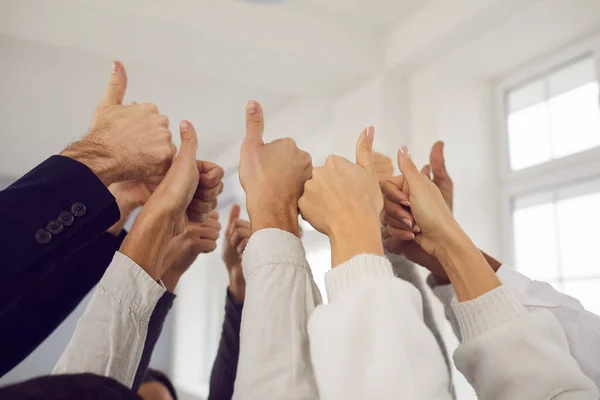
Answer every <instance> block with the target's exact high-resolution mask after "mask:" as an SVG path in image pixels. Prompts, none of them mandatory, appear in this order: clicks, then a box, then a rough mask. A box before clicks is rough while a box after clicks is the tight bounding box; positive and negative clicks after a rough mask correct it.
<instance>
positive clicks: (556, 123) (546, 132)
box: [506, 56, 600, 170]
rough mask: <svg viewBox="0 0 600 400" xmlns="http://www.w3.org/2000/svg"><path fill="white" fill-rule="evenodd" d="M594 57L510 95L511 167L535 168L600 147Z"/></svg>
mask: <svg viewBox="0 0 600 400" xmlns="http://www.w3.org/2000/svg"><path fill="white" fill-rule="evenodd" d="M599 86H600V85H599V83H598V78H597V76H596V63H595V60H594V58H593V57H592V56H589V57H586V58H583V59H580V60H578V61H576V62H572V63H569V64H567V65H563V66H562V67H559V68H557V69H556V70H554V71H551V72H547V73H546V74H545V75H543V76H541V77H539V78H537V79H536V80H534V81H532V82H530V83H528V84H527V85H524V86H521V87H519V88H515V89H511V90H509V91H508V93H507V95H506V104H507V116H506V124H507V130H508V140H509V156H510V165H511V168H512V169H513V170H519V169H522V168H527V167H531V166H534V165H537V164H542V163H544V162H548V161H550V160H552V159H557V158H561V157H565V156H567V155H571V154H575V153H578V152H581V151H584V150H588V149H591V148H593V147H597V146H600V105H599V94H600V88H599Z"/></svg>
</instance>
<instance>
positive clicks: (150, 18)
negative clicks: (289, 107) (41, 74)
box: [0, 0, 426, 95]
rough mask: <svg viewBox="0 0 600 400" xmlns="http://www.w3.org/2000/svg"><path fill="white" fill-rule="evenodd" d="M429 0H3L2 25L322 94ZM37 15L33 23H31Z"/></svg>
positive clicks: (40, 38) (52, 40)
mask: <svg viewBox="0 0 600 400" xmlns="http://www.w3.org/2000/svg"><path fill="white" fill-rule="evenodd" d="M425 2H426V0H369V1H361V0H326V1H322V0H289V1H287V2H285V3H283V4H275V5H263V4H255V3H250V2H246V1H244V0H170V1H164V0H126V1H124V0H53V1H46V0H2V1H1V2H0V4H1V7H2V8H1V10H0V11H1V12H0V33H3V34H5V35H8V36H11V37H17V38H21V39H26V40H29V41H34V42H41V43H46V44H52V45H58V46H68V47H72V48H77V49H80V50H83V51H85V52H89V53H92V54H98V55H104V56H112V55H114V54H128V55H130V57H131V58H135V61H138V62H140V63H144V64H147V65H151V66H161V67H168V68H173V67H174V65H173V62H172V60H174V59H175V60H178V62H177V63H176V64H177V65H176V68H178V69H186V70H188V71H192V72H194V73H198V74H200V73H202V74H204V75H206V76H210V77H214V78H217V79H220V80H222V81H227V82H230V83H231V84H234V85H247V84H249V83H250V84H256V85H259V86H260V87H263V88H269V89H272V90H276V91H281V92H284V93H288V94H290V95H323V94H330V93H334V92H337V91H339V90H340V89H341V88H343V87H345V86H346V85H347V84H348V83H349V82H352V81H355V80H356V79H359V78H360V77H363V76H365V75H366V74H369V73H371V72H373V71H374V70H375V69H377V68H378V66H379V65H380V60H381V56H382V49H381V38H382V35H383V34H384V32H386V31H388V30H389V29H391V28H392V27H393V25H394V24H396V23H398V22H400V21H401V20H402V19H403V18H404V17H406V16H407V15H408V13H410V12H411V11H412V10H414V9H415V8H416V7H418V6H419V4H421V3H425ZM33 21H35V22H33Z"/></svg>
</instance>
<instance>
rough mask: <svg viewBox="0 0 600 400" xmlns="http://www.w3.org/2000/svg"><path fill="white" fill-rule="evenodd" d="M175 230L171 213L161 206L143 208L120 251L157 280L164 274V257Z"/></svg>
mask: <svg viewBox="0 0 600 400" xmlns="http://www.w3.org/2000/svg"><path fill="white" fill-rule="evenodd" d="M148 204H150V203H148ZM173 231H174V221H173V216H172V215H171V214H170V213H168V212H167V211H165V210H163V209H160V208H158V209H157V210H156V211H155V210H153V209H152V208H148V209H146V208H143V209H142V211H141V212H140V215H139V216H138V218H136V221H135V223H134V225H133V227H132V228H131V231H130V232H129V234H128V235H127V239H126V240H125V241H124V242H123V245H122V246H121V250H120V251H121V253H123V254H125V255H126V256H127V257H129V258H131V259H132V260H133V261H134V262H135V263H136V264H138V265H139V266H141V267H142V268H143V269H144V270H145V271H146V272H147V273H148V275H150V276H151V277H152V278H153V279H154V280H155V281H157V280H159V279H160V278H161V277H162V275H163V271H164V263H165V260H164V258H165V254H166V250H167V247H168V245H169V241H170V239H171V238H172V237H173Z"/></svg>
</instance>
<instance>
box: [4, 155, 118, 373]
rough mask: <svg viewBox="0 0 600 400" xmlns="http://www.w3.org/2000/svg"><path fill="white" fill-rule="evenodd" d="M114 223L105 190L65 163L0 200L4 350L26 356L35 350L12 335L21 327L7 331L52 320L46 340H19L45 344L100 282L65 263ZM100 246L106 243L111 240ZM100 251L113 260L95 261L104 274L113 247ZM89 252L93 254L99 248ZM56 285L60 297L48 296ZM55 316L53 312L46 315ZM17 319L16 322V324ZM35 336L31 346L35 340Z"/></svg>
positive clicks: (37, 172) (51, 162) (55, 161)
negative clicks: (11, 348) (12, 348)
mask: <svg viewBox="0 0 600 400" xmlns="http://www.w3.org/2000/svg"><path fill="white" fill-rule="evenodd" d="M119 216H120V214H119V208H118V206H117V204H116V201H115V199H114V197H113V196H112V194H111V193H110V192H109V191H108V189H107V188H106V187H105V186H104V184H103V183H102V182H101V181H100V180H99V179H98V178H97V177H96V175H94V173H92V171H91V170H90V169H89V168H88V167H86V166H85V165H83V164H81V163H79V162H77V161H75V160H72V159H70V158H67V157H62V156H52V157H50V158H49V159H47V160H46V161H44V162H43V163H41V164H40V165H38V166H37V167H35V168H34V169H33V170H31V171H30V172H28V173H27V174H26V175H24V176H23V177H22V178H20V179H19V180H17V181H16V182H15V183H13V184H12V185H11V186H9V187H8V188H6V189H5V190H3V191H2V192H0V227H2V234H1V238H0V239H1V240H0V270H1V272H2V279H0V326H1V327H2V333H1V335H2V340H0V341H1V342H6V343H3V346H4V345H5V346H12V345H14V346H17V345H18V344H20V345H22V346H23V347H22V348H21V351H18V352H17V353H18V354H21V355H22V354H28V353H29V352H30V351H31V350H32V348H31V346H32V344H31V343H26V340H24V341H23V342H22V343H21V342H17V343H15V342H14V340H15V339H19V340H20V338H19V337H17V336H16V335H15V333H14V332H17V331H13V330H12V329H18V330H21V331H22V332H24V331H25V329H26V326H25V325H20V326H19V325H12V323H16V324H19V323H25V320H27V323H29V324H35V323H36V322H35V321H32V320H34V319H36V318H46V317H47V318H48V319H46V320H45V323H48V321H49V320H51V323H50V324H49V325H48V326H46V327H45V328H44V329H45V331H46V333H44V334H42V335H37V336H36V335H35V334H34V333H24V334H23V336H27V335H32V336H31V337H29V338H28V339H27V340H33V342H32V343H36V342H37V343H38V344H39V342H40V341H41V340H43V338H42V339H40V338H41V336H43V337H45V336H46V335H47V334H49V333H50V332H52V330H53V329H54V328H55V327H56V326H57V325H58V324H59V323H60V322H61V321H62V320H63V319H64V318H65V317H66V315H68V313H69V312H70V311H71V310H72V309H73V308H74V307H75V305H76V303H77V302H78V301H79V300H81V298H82V297H83V295H85V293H87V292H88V291H89V289H90V288H91V286H93V284H91V283H90V280H93V281H94V282H97V280H98V279H99V278H94V276H96V275H98V273H99V272H98V270H96V271H95V272H92V273H90V274H91V275H92V276H90V275H88V273H89V270H90V267H89V265H88V266H87V267H86V264H85V263H83V264H76V262H78V259H77V258H74V259H72V260H71V261H69V262H67V263H66V264H62V263H63V262H64V261H65V260H66V259H67V257H68V256H69V255H71V254H73V253H75V252H76V251H77V250H78V249H80V248H81V247H82V246H84V245H86V244H88V243H90V242H91V241H93V240H94V239H96V238H97V237H98V236H100V235H102V233H103V232H104V231H106V229H108V228H109V227H110V226H111V225H113V224H114V223H115V222H117V221H118V219H119ZM57 220H60V221H61V222H60V223H58V222H57ZM50 231H54V232H55V233H54V234H53V233H50ZM40 232H42V234H40ZM104 240H107V241H108V242H110V241H111V239H110V238H107V239H104ZM119 245H120V243H119ZM98 246H99V248H100V251H101V252H102V251H106V252H110V257H108V255H107V257H108V261H106V262H104V261H103V259H102V260H101V259H100V258H98V260H97V261H99V263H98V264H97V265H96V266H95V267H94V268H100V270H101V269H102V268H104V269H105V268H106V267H107V266H108V264H109V263H110V259H111V258H112V255H113V254H114V250H115V249H116V248H115V247H117V248H118V246H117V245H116V244H114V243H113V244H111V243H106V242H101V243H100V244H98ZM106 248H109V249H110V250H106ZM91 251H92V253H93V252H94V251H98V248H95V249H92V250H91ZM92 253H90V252H89V251H88V252H85V253H82V254H80V255H79V256H78V257H82V256H85V255H87V256H88V257H89V260H91V259H93V258H96V257H97V254H92ZM107 254H108V253H107ZM100 261H101V262H100ZM100 264H102V266H100ZM78 269H80V270H81V271H78ZM71 274H75V275H71ZM101 275H102V274H100V276H101ZM66 276H70V278H69V279H67V278H66ZM61 277H62V278H61ZM61 279H64V280H65V281H64V282H63V284H62V285H63V286H60V288H61V290H54V291H49V292H46V291H45V290H47V289H49V287H48V285H55V284H57V282H58V281H60V280H61ZM65 283H66V284H68V285H69V287H68V288H66V287H65V286H64V284H65ZM82 292H83V294H82ZM50 293H52V295H50ZM53 308H57V309H55V310H51V309H53ZM19 313H21V314H22V315H21V317H18V314H19ZM15 318H17V319H16V320H15ZM18 318H21V319H20V320H19V319H18ZM5 321H6V322H5ZM8 321H11V322H10V323H11V325H8V324H9V322H8ZM15 321H16V322H15ZM9 326H10V328H9ZM29 326H31V325H29ZM37 328H39V325H38V326H37ZM9 335H10V336H9ZM19 336H20V335H19ZM33 336H35V337H36V338H35V339H32V337H33ZM36 345H37V344H36ZM33 348H35V346H33ZM0 354H2V363H1V364H4V361H5V360H7V357H6V354H7V353H6V352H4V351H2V352H0ZM19 358H20V356H16V355H15V356H13V357H12V358H11V361H10V362H7V364H6V366H4V367H3V369H2V371H4V370H5V369H6V368H7V366H11V365H12V366H14V364H15V363H18V361H20V360H19ZM8 368H9V369H10V368H12V367H8Z"/></svg>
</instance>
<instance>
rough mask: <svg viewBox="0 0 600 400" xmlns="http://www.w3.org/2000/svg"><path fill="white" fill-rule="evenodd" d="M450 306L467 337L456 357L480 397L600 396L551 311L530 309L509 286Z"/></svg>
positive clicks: (496, 399)
mask: <svg viewBox="0 0 600 400" xmlns="http://www.w3.org/2000/svg"><path fill="white" fill-rule="evenodd" d="M452 308H453V310H454V314H455V315H456V319H457V322H458V325H459V327H460V331H461V336H462V341H463V342H462V344H461V345H460V346H459V347H458V349H457V350H456V351H455V353H454V361H455V363H456V367H457V368H458V370H459V371H460V372H462V373H463V375H465V377H466V378H467V380H468V381H469V382H470V383H471V385H472V386H473V387H474V388H475V391H476V392H477V395H478V397H479V398H480V399H485V400H520V399H522V400H537V399H540V400H542V399H543V400H546V399H563V400H566V399H586V400H587V399H590V400H591V399H594V400H596V399H598V398H600V393H599V392H598V388H597V387H596V385H595V384H594V382H592V381H591V380H590V379H589V378H588V377H587V376H585V375H584V374H583V372H582V371H581V369H580V368H579V366H578V364H577V362H576V361H575V359H574V358H573V357H571V355H570V353H569V344H568V342H567V338H566V336H565V333H564V331H563V329H562V328H561V326H560V324H559V323H558V321H557V320H556V318H554V316H553V315H552V314H551V313H550V312H547V311H545V310H544V311H541V312H536V313H530V312H528V311H527V310H526V308H525V307H524V306H523V305H522V304H521V302H520V301H519V300H518V299H517V298H516V297H515V296H514V295H513V294H512V293H511V292H510V291H509V289H508V288H507V287H505V286H500V287H498V288H496V289H494V290H492V291H490V292H488V293H486V294H484V295H482V296H480V297H478V298H477V299H475V300H472V301H467V302H462V303H457V302H456V301H454V302H453V303H452Z"/></svg>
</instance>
